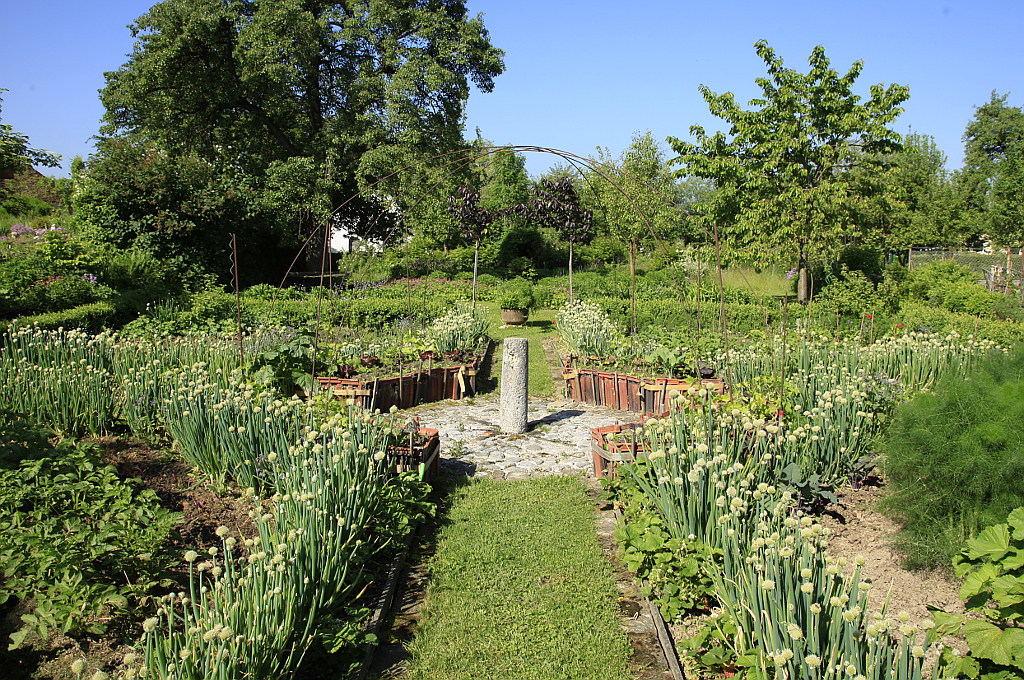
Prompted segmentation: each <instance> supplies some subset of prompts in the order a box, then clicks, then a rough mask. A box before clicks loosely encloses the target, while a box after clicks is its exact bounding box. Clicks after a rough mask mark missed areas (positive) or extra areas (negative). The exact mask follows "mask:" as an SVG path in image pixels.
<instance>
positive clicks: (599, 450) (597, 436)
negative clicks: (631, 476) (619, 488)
mask: <svg viewBox="0 0 1024 680" xmlns="http://www.w3.org/2000/svg"><path fill="white" fill-rule="evenodd" d="M642 424H643V423H625V424H623V425H606V426H604V427H594V428H591V429H590V452H591V455H592V456H593V459H594V476H595V477H598V478H601V477H604V476H605V475H606V474H610V475H611V476H613V477H614V476H615V468H616V466H618V464H619V463H632V462H633V461H634V460H636V454H637V453H638V452H641V451H643V444H642V443H641V442H638V441H636V438H635V437H630V440H629V441H622V435H623V434H625V433H632V431H633V430H635V429H636V428H638V427H640V426H641V425H642ZM611 434H614V435H616V437H617V438H616V440H615V441H609V439H608V435H611Z"/></svg>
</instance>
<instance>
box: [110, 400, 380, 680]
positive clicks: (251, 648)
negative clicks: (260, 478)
mask: <svg viewBox="0 0 1024 680" xmlns="http://www.w3.org/2000/svg"><path fill="white" fill-rule="evenodd" d="M392 432H393V430H392V428H391V427H390V424H389V423H387V422H385V421H382V420H381V419H379V418H375V417H374V416H372V415H370V414H367V413H365V412H363V411H360V410H357V409H354V408H352V409H350V410H349V411H348V412H347V413H345V414H340V415H336V416H333V417H331V418H329V419H328V420H327V421H326V422H324V423H323V424H321V425H320V426H319V427H318V429H313V428H312V427H310V426H306V427H305V428H303V431H302V434H301V435H300V437H298V438H297V439H296V441H295V442H294V443H293V444H292V445H291V446H289V447H287V448H286V449H283V450H282V451H281V452H280V453H277V452H274V453H273V454H272V455H269V456H268V465H269V468H270V475H269V476H270V479H271V480H272V482H273V485H274V489H275V490H276V493H275V495H274V497H273V499H272V507H271V508H270V509H269V510H267V511H266V512H264V513H263V514H259V513H255V515H256V516H255V517H254V520H255V525H256V534H255V535H254V536H252V537H251V538H246V539H244V547H245V549H244V550H243V551H241V554H236V552H235V549H236V548H237V547H238V541H237V539H235V538H234V537H233V536H230V535H229V534H230V532H229V530H228V529H227V528H226V527H222V528H220V529H218V532H217V533H218V535H220V536H221V537H222V540H223V551H222V552H221V551H218V550H216V549H211V551H210V556H211V559H206V556H204V558H203V561H199V559H200V556H199V555H198V554H197V553H196V552H194V551H189V552H188V553H186V554H185V559H186V561H187V562H189V564H190V589H189V592H187V593H186V592H181V593H177V594H175V595H171V596H169V597H168V598H166V599H165V600H164V602H163V604H162V605H161V607H160V609H159V610H158V612H157V616H156V617H153V618H151V619H148V620H147V621H146V622H145V623H144V625H143V628H144V631H145V654H144V656H143V658H142V664H143V665H142V667H141V668H138V669H135V668H131V669H128V671H127V674H129V675H134V674H140V675H141V674H143V673H145V674H146V675H147V676H148V677H154V678H189V679H192V678H195V679H198V678H204V679H205V678H225V679H227V678H238V677H257V678H265V679H267V680H272V679H275V678H283V677H289V676H290V674H291V673H292V672H293V671H294V669H295V667H296V666H297V665H298V664H299V662H300V661H301V659H302V656H303V654H304V652H305V650H306V649H307V647H308V645H309V643H310V642H311V640H312V636H313V633H314V632H315V629H314V626H315V622H316V620H317V619H318V618H319V617H320V616H321V615H324V614H327V613H330V611H332V610H334V609H337V608H339V607H341V606H343V605H345V604H347V603H349V602H350V601H351V599H352V598H353V597H355V588H356V586H357V581H356V580H355V579H354V578H353V576H354V573H355V572H356V571H358V570H359V569H360V567H361V565H362V564H363V563H364V562H365V560H366V558H367V556H368V555H370V554H371V553H372V551H374V550H376V549H377V548H379V545H375V544H373V543H372V540H373V539H372V536H373V535H372V534H371V533H370V526H371V523H372V521H373V518H374V515H375V513H376V512H377V508H378V506H379V499H380V496H381V491H382V489H383V487H384V485H385V484H386V483H387V481H386V480H387V476H386V475H385V474H384V470H385V462H384V459H385V457H386V452H387V448H388V446H389V443H390V441H391V439H390V438H391V436H392ZM197 561H198V564H197ZM143 669H144V670H143Z"/></svg>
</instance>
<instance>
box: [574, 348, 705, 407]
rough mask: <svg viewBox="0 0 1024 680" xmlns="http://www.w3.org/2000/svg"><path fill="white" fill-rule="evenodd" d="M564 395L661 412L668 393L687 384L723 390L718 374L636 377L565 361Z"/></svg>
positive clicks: (600, 404)
mask: <svg viewBox="0 0 1024 680" xmlns="http://www.w3.org/2000/svg"><path fill="white" fill-rule="evenodd" d="M562 379H563V380H565V389H566V396H567V397H568V398H569V399H572V400H573V401H579V402H582V403H584V404H591V405H593V406H608V407H611V408H614V409H618V410H620V411H633V412H634V413H662V412H664V411H667V410H668V409H669V404H668V393H669V392H672V391H676V392H685V391H686V390H688V389H690V388H691V387H696V388H698V389H699V388H701V387H703V388H705V389H708V390H714V391H715V392H718V393H719V394H722V393H724V392H725V383H724V382H723V381H722V380H721V379H719V378H707V379H701V380H693V381H688V380H678V379H676V378H640V377H637V376H635V375H629V374H627V373H616V372H611V371H600V370H597V369H592V368H579V367H577V366H576V365H574V364H573V363H572V361H571V360H570V361H566V362H565V364H564V365H563V367H562Z"/></svg>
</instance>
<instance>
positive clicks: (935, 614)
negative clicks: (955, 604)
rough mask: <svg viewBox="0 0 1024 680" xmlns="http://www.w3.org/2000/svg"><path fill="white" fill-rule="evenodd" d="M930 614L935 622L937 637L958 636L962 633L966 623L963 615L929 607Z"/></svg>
mask: <svg viewBox="0 0 1024 680" xmlns="http://www.w3.org/2000/svg"><path fill="white" fill-rule="evenodd" d="M928 613H929V614H931V616H932V620H933V621H934V622H935V634H936V635H956V634H957V633H959V632H960V626H961V625H963V622H964V617H963V614H950V613H949V612H945V611H942V610H941V609H936V608H934V607H928Z"/></svg>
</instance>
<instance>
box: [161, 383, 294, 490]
mask: <svg viewBox="0 0 1024 680" xmlns="http://www.w3.org/2000/svg"><path fill="white" fill-rule="evenodd" d="M217 376H220V378H221V381H220V382H218V381H217V380H216V379H215V378H216V377H217ZM161 380H162V381H166V384H167V389H166V392H165V397H164V406H165V409H166V410H165V412H164V425H165V427H166V429H167V432H168V434H170V436H171V438H172V439H173V440H174V442H175V446H176V447H177V448H178V450H179V451H181V453H182V455H183V456H184V457H185V458H186V459H188V460H189V462H191V463H192V464H193V465H195V466H196V467H197V468H199V469H200V470H202V471H203V472H204V473H206V474H207V475H209V476H210V477H211V479H213V480H214V482H215V483H217V484H219V485H221V486H223V485H224V484H225V483H226V481H227V479H228V478H229V477H230V478H231V479H233V480H234V481H235V482H237V483H238V484H239V485H240V486H242V487H243V488H247V487H255V488H260V487H262V486H263V485H264V481H265V476H266V474H267V472H268V470H269V467H268V465H267V463H268V462H269V457H270V454H271V453H272V452H277V453H278V455H280V454H282V453H283V452H285V451H286V450H287V449H288V447H289V446H290V445H291V444H292V443H293V442H295V441H296V440H297V439H298V437H299V434H300V432H301V429H302V427H303V426H305V425H308V424H309V422H310V420H309V419H310V417H311V408H312V407H311V405H309V404H304V403H303V402H302V401H300V400H299V399H298V398H296V397H292V398H290V399H286V400H282V399H280V398H279V395H278V394H277V393H276V392H273V391H270V390H266V389H257V388H254V387H252V386H249V385H247V384H245V381H244V376H243V374H242V373H241V372H240V371H233V372H232V373H230V374H228V375H226V376H225V375H224V374H223V373H220V374H217V373H213V374H211V373H210V372H209V370H208V369H207V367H206V366H205V365H203V364H201V363H200V364H195V365H194V366H191V367H188V368H185V369H180V370H177V371H170V372H167V373H165V374H164V375H163V376H162V377H161Z"/></svg>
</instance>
